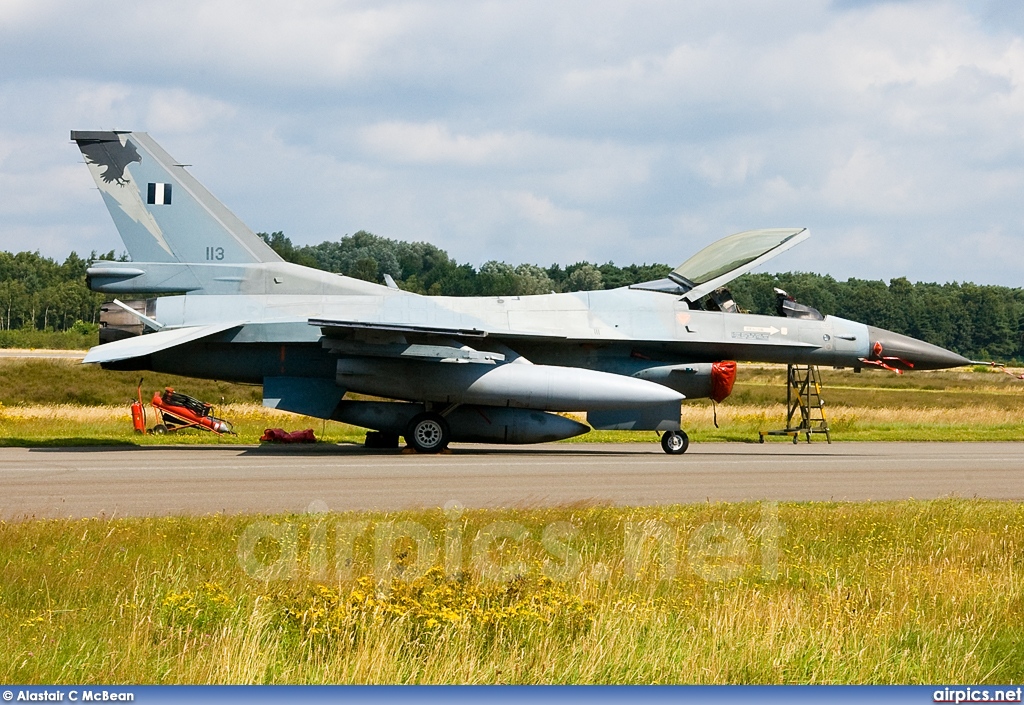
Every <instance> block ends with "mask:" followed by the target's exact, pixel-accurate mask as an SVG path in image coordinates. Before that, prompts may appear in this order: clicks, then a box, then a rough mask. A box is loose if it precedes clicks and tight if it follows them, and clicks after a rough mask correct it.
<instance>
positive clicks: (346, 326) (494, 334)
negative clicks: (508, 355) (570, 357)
mask: <svg viewBox="0 0 1024 705" xmlns="http://www.w3.org/2000/svg"><path fill="white" fill-rule="evenodd" d="M309 324H310V325H311V326H317V327H318V328H320V329H321V330H322V331H323V332H324V335H327V336H330V335H331V334H332V333H334V334H345V333H358V332H362V333H385V334H386V333H396V334H399V335H405V336H412V337H427V336H442V337H446V338H454V339H456V340H459V339H464V338H475V339H478V340H479V339H480V338H492V339H507V340H524V339H536V340H565V339H566V336H564V335H550V334H547V333H533V332H530V331H507V330H483V329H481V328H444V327H440V326H423V325H417V324H413V323H378V322H371V321H341V320H333V319H327V318H311V319H309Z"/></svg>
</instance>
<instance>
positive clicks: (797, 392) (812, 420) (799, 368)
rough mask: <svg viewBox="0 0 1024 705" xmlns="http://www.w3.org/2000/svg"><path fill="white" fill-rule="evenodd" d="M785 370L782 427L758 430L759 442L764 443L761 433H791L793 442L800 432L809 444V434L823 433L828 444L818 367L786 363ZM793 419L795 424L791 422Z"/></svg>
mask: <svg viewBox="0 0 1024 705" xmlns="http://www.w3.org/2000/svg"><path fill="white" fill-rule="evenodd" d="M786 372H787V375H786V376H787V378H788V383H787V386H786V409H787V415H786V428H783V429H779V430H777V431H758V437H759V438H758V440H759V442H760V443H764V437H765V436H792V438H793V443H796V442H797V441H798V440H799V437H800V434H801V433H803V434H805V435H806V436H807V442H808V443H810V442H811V434H812V433H824V434H825V440H827V441H828V442H829V443H831V442H832V437H831V436H830V435H829V430H828V419H826V418H825V400H824V399H822V398H821V375H820V373H819V372H818V368H817V367H816V366H815V365H788V366H787V369H786ZM798 411H799V414H800V415H799V417H798V416H797V412H798ZM794 421H798V422H799V423H798V424H797V425H794Z"/></svg>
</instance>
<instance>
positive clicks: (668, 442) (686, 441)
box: [661, 431, 690, 455]
mask: <svg viewBox="0 0 1024 705" xmlns="http://www.w3.org/2000/svg"><path fill="white" fill-rule="evenodd" d="M689 447H690V437H689V436H687V435H686V431H665V433H663V434H661V448H662V450H664V451H665V452H666V453H668V454H669V455H682V454H683V453H685V452H686V449H687V448H689Z"/></svg>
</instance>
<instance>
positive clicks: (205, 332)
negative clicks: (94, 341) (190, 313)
mask: <svg viewBox="0 0 1024 705" xmlns="http://www.w3.org/2000/svg"><path fill="white" fill-rule="evenodd" d="M241 325H242V324H241V323H239V322H237V321H233V322H231V323H218V324H216V325H212V326H188V327H186V328H173V329H171V330H166V329H165V330H161V331H159V332H157V333H148V334H146V335H139V336H135V337H133V338H125V339H124V340H116V341H114V342H113V343H106V344H105V345H97V346H96V347H94V348H91V349H90V350H89V352H88V353H87V354H86V356H85V359H84V360H82V362H83V363H89V362H116V361H118V360H130V359H131V358H133V357H142V356H144V355H151V354H153V353H155V352H159V351H161V350H167V349H168V348H173V347H176V346H178V345H184V344H185V343H191V342H193V341H196V340H199V339H201V338H206V337H207V336H210V335H215V334H216V333H222V332H223V331H226V330H229V329H231V328H237V327H238V326H241Z"/></svg>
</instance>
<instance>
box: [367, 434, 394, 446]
mask: <svg viewBox="0 0 1024 705" xmlns="http://www.w3.org/2000/svg"><path fill="white" fill-rule="evenodd" d="M363 446H364V447H366V448H397V447H398V434H397V433H387V432H386V431H367V432H366V441H365V442H364V443H363Z"/></svg>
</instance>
